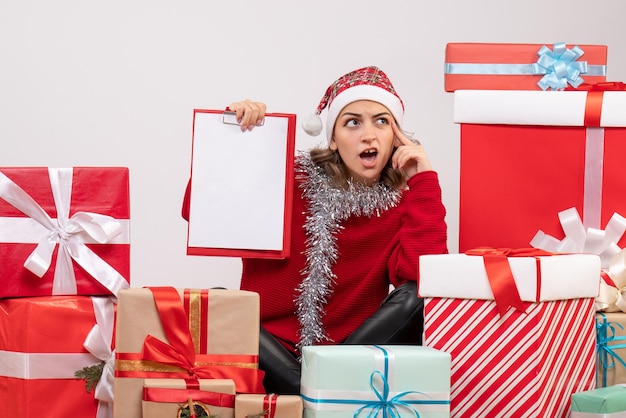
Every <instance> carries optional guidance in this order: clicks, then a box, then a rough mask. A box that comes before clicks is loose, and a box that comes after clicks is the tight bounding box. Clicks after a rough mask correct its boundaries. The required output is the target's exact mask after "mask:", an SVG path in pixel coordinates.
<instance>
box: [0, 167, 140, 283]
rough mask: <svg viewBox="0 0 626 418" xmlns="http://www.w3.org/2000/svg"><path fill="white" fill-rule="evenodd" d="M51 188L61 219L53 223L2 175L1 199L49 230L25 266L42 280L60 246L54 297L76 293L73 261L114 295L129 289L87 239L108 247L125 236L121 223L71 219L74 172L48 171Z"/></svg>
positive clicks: (92, 216) (97, 217)
mask: <svg viewBox="0 0 626 418" xmlns="http://www.w3.org/2000/svg"><path fill="white" fill-rule="evenodd" d="M48 172H49V176H50V185H51V187H52V194H53V197H54V203H55V206H56V210H57V216H58V218H57V219H56V220H53V219H52V218H50V216H49V215H48V214H47V213H46V212H45V211H44V210H43V208H42V207H41V206H40V205H39V204H38V203H37V202H36V201H35V200H34V199H33V198H32V197H31V196H30V195H28V193H26V192H25V191H24V190H23V189H22V188H20V187H19V186H18V185H17V184H15V183H14V182H13V181H12V180H11V179H9V178H8V177H7V176H6V175H5V174H4V173H2V172H0V198H2V199H4V200H5V201H7V202H8V203H9V204H11V205H12V206H14V207H15V208H16V209H18V210H20V211H21V212H22V213H24V214H25V215H26V216H28V217H30V218H32V219H33V220H35V221H36V222H37V223H39V224H40V225H41V226H43V227H44V228H45V229H46V230H47V231H48V233H47V235H46V236H44V237H43V238H41V239H40V241H39V243H38V245H37V247H36V248H35V250H34V251H33V252H32V253H31V255H30V256H29V257H28V259H27V260H26V261H25V263H24V267H25V268H27V269H28V270H30V271H31V272H33V273H34V274H35V275H37V276H38V277H43V275H44V274H45V273H46V272H47V271H48V269H49V268H50V265H51V264H52V254H53V252H54V249H55V247H56V246H57V244H58V246H59V251H58V255H57V261H56V266H55V271H54V282H53V285H52V294H53V295H56V294H76V293H77V288H76V276H75V274H74V268H73V265H72V260H74V261H76V263H77V264H79V265H80V266H81V267H83V268H84V269H85V271H87V272H88V273H89V274H90V275H91V276H93V277H94V278H95V279H96V280H97V281H98V282H99V283H101V284H102V285H103V286H104V287H106V288H107V289H108V290H109V291H110V292H111V293H112V294H113V295H117V294H118V292H119V290H120V289H123V288H127V287H128V282H127V281H126V279H124V277H123V276H122V275H120V274H119V272H117V271H116V270H115V269H114V268H113V267H111V266H110V265H109V264H107V263H106V262H105V261H104V260H102V259H101V258H100V257H99V256H98V255H96V253H94V252H93V251H91V250H90V249H89V248H88V247H87V246H86V245H85V240H86V239H87V238H90V239H92V240H94V241H95V242H97V243H100V244H106V243H108V242H110V241H111V240H112V239H113V238H114V237H115V236H117V235H119V234H120V233H121V225H120V222H119V221H117V220H116V219H115V218H112V217H110V216H107V215H102V214H98V213H92V212H77V213H75V214H74V215H72V217H70V216H69V212H70V200H71V194H72V169H71V168H70V169H63V168H59V169H55V168H49V169H48Z"/></svg>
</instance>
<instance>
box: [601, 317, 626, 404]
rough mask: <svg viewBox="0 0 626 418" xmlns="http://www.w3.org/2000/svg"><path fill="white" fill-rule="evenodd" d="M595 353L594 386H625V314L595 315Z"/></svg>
mask: <svg viewBox="0 0 626 418" xmlns="http://www.w3.org/2000/svg"><path fill="white" fill-rule="evenodd" d="M596 351H597V375H596V376H597V383H596V386H597V387H606V386H613V385H616V384H626V313H624V312H598V313H597V314H596ZM624 396H626V392H625V395H624Z"/></svg>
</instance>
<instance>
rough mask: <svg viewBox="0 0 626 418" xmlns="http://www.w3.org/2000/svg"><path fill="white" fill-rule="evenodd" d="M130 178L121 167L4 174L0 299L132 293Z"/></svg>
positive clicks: (0, 178)
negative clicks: (126, 291) (130, 287)
mask: <svg viewBox="0 0 626 418" xmlns="http://www.w3.org/2000/svg"><path fill="white" fill-rule="evenodd" d="M128 178H129V175H128V169H127V168H122V167H75V168H46V167H8V168H0V297H21V296H43V295H75V294H76V295H87V296H90V295H107V294H113V295H117V293H118V292H119V290H120V289H123V288H127V287H128V285H129V280H130V279H129V275H130V236H129V235H130V233H129V229H130V200H129V185H128Z"/></svg>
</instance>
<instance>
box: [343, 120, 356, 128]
mask: <svg viewBox="0 0 626 418" xmlns="http://www.w3.org/2000/svg"><path fill="white" fill-rule="evenodd" d="M358 124H359V122H358V121H357V120H356V119H349V120H347V121H346V126H348V127H353V126H357V125H358Z"/></svg>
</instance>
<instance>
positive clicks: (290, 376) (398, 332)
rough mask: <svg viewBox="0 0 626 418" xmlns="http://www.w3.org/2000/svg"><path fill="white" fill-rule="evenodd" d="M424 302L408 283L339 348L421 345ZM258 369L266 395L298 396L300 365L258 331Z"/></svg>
mask: <svg viewBox="0 0 626 418" xmlns="http://www.w3.org/2000/svg"><path fill="white" fill-rule="evenodd" d="M423 326H424V301H423V300H422V299H421V298H419V297H418V296H417V285H416V283H415V282H408V283H405V284H403V285H402V286H399V287H397V288H396V289H394V290H393V291H392V292H391V293H390V294H389V296H387V298H386V299H385V300H384V301H383V303H381V305H380V307H379V308H378V310H377V311H376V312H375V313H374V314H373V315H372V316H370V317H369V318H367V319H366V320H365V321H364V322H363V324H361V326H360V327H359V328H357V329H356V330H355V331H354V332H353V333H352V334H350V336H348V338H347V339H346V340H345V341H343V342H342V343H341V344H396V345H401V344H410V345H421V344H422V330H423ZM259 368H260V369H261V370H263V371H265V378H264V379H263V385H264V387H265V390H266V391H267V393H277V394H283V395H289V394H300V362H299V361H298V359H297V358H296V357H295V356H294V355H293V354H292V353H291V352H290V351H289V350H287V349H286V348H285V347H284V346H283V345H282V344H281V343H279V342H278V341H277V340H276V339H275V338H274V337H273V336H272V335H271V334H270V333H269V332H267V331H266V330H265V329H264V328H263V327H261V334H260V346H259Z"/></svg>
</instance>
